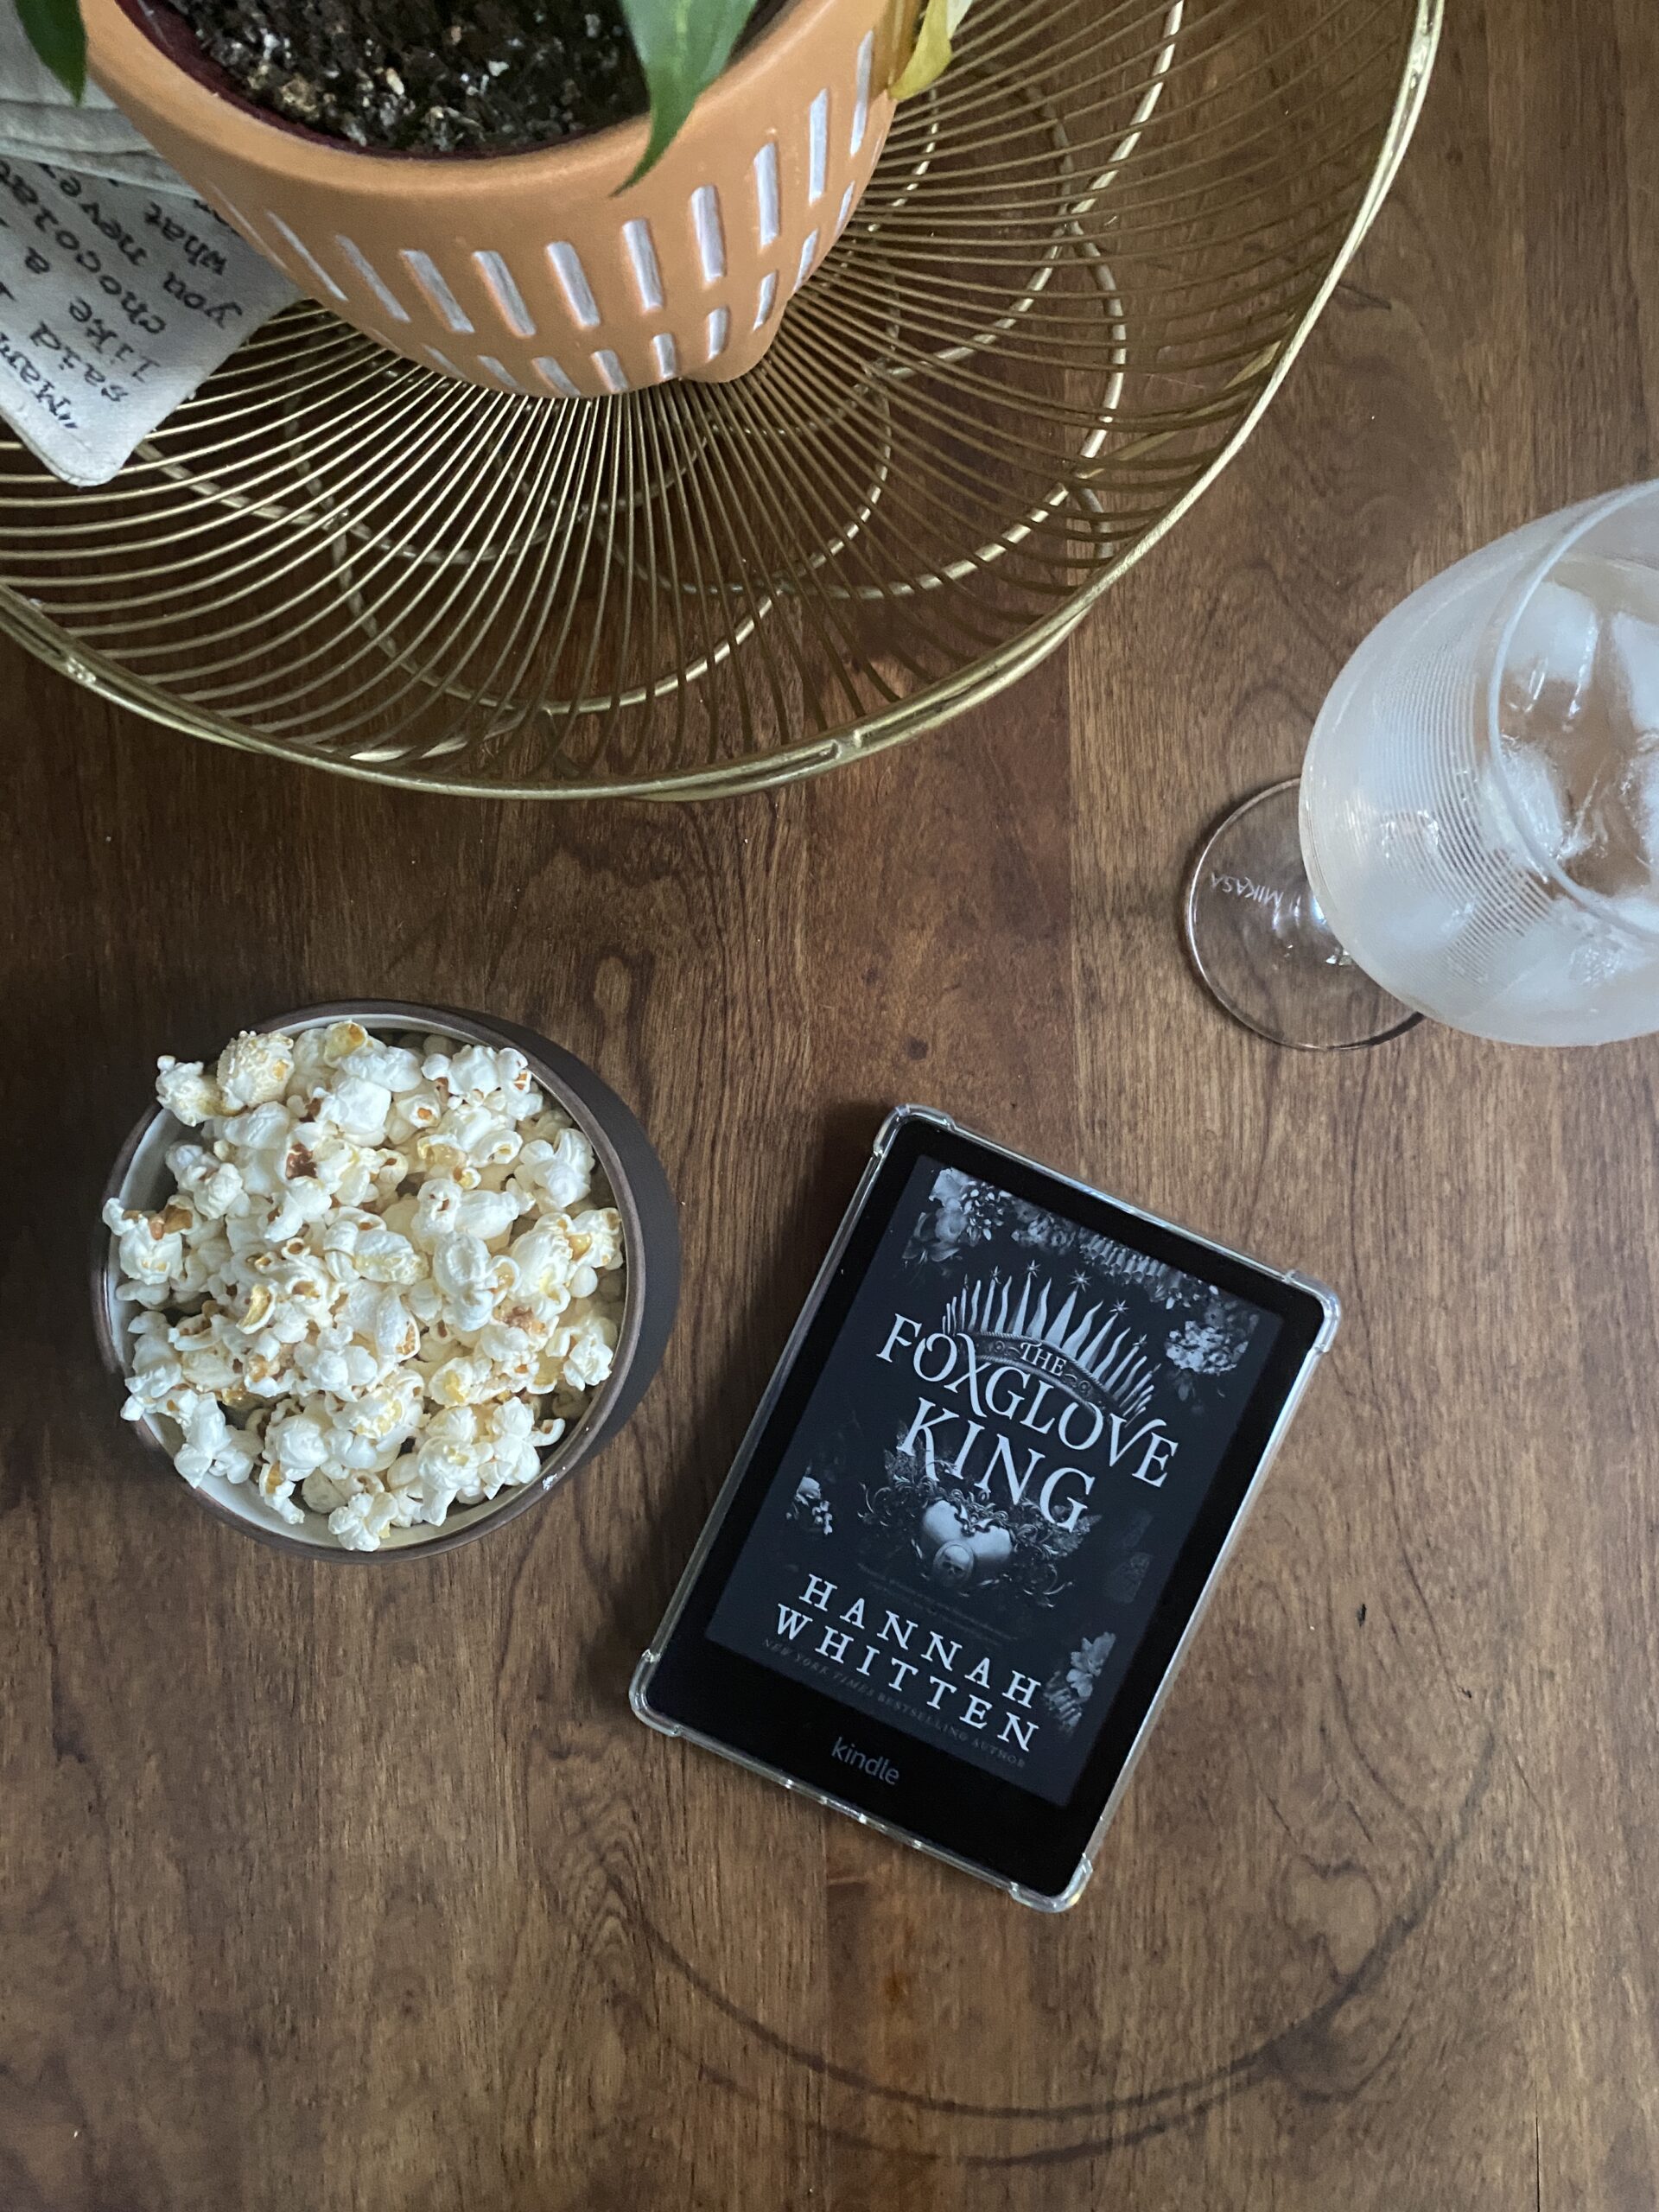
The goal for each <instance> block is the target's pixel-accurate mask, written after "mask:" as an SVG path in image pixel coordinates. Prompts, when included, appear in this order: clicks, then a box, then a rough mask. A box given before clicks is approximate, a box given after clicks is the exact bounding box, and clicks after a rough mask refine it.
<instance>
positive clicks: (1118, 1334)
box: [943, 1262, 1156, 1415]
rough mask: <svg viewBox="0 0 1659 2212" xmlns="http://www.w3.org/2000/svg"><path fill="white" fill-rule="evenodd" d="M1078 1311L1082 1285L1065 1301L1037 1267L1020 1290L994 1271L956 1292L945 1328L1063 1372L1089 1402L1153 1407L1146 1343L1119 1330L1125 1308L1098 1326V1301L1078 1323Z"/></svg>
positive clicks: (1130, 1409)
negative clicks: (1044, 1279)
mask: <svg viewBox="0 0 1659 2212" xmlns="http://www.w3.org/2000/svg"><path fill="white" fill-rule="evenodd" d="M1016 1292H1017V1296H1016ZM1123 1310H1124V1309H1123V1307H1122V1305H1121V1304H1119V1305H1116V1306H1109V1307H1108V1308H1107V1310H1106V1315H1105V1319H1103V1320H1100V1325H1099V1326H1098V1327H1097V1328H1096V1320H1098V1319H1099V1317H1100V1311H1101V1306H1100V1300H1098V1299H1096V1301H1095V1303H1094V1304H1093V1305H1092V1306H1090V1308H1089V1309H1088V1311H1087V1313H1084V1314H1083V1315H1082V1316H1081V1317H1080V1318H1079V1317H1078V1315H1077V1287H1071V1288H1068V1289H1067V1290H1066V1292H1065V1296H1064V1297H1062V1296H1061V1295H1060V1287H1059V1285H1058V1284H1057V1283H1053V1282H1051V1281H1039V1280H1038V1274H1037V1268H1036V1265H1035V1263H1034V1262H1033V1265H1032V1266H1030V1267H1028V1268H1027V1270H1026V1273H1025V1275H1024V1278H1023V1279H1022V1280H1021V1281H1020V1282H1019V1283H1018V1284H1017V1285H1016V1283H1015V1281H1014V1277H1013V1276H1012V1275H1007V1276H1005V1275H1002V1274H999V1273H998V1271H997V1270H996V1269H995V1268H992V1270H991V1272H990V1274H988V1275H986V1276H983V1277H982V1278H981V1280H980V1281H977V1282H970V1283H965V1284H964V1285H963V1287H962V1288H961V1289H960V1290H959V1291H958V1292H957V1294H956V1296H955V1297H954V1298H953V1299H952V1300H950V1304H949V1305H948V1306H946V1307H945V1309H944V1321H943V1325H944V1328H945V1329H946V1330H947V1331H949V1332H952V1333H955V1332H958V1331H959V1332H961V1333H962V1334H963V1335H964V1336H969V1337H972V1338H976V1340H977V1341H978V1342H980V1343H981V1344H983V1345H984V1347H985V1349H986V1350H987V1351H991V1352H994V1353H995V1356H996V1357H998V1358H999V1359H1001V1360H1005V1361H1007V1362H1008V1363H1010V1364H1011V1365H1014V1366H1018V1367H1024V1368H1027V1369H1030V1370H1032V1371H1033V1372H1035V1373H1037V1374H1046V1375H1055V1376H1060V1375H1062V1374H1064V1379H1065V1383H1066V1385H1067V1387H1068V1388H1069V1389H1071V1390H1073V1391H1075V1392H1076V1394H1077V1395H1078V1396H1079V1397H1082V1398H1084V1399H1086V1400H1088V1401H1089V1402H1090V1403H1091V1404H1095V1403H1099V1402H1102V1401H1105V1402H1109V1404H1110V1405H1111V1406H1113V1407H1115V1408H1117V1409H1118V1410H1119V1411H1121V1412H1122V1413H1124V1414H1131V1415H1133V1414H1138V1413H1140V1412H1141V1411H1142V1410H1143V1409H1144V1408H1146V1407H1147V1405H1149V1404H1150V1403H1151V1401H1152V1385H1153V1377H1154V1373H1155V1371H1156V1370H1155V1363H1154V1360H1153V1357H1152V1356H1151V1354H1150V1353H1149V1352H1148V1351H1147V1340H1146V1338H1144V1337H1142V1336H1140V1335H1137V1334H1136V1333H1135V1332H1134V1331H1133V1330H1131V1329H1129V1328H1127V1327H1125V1326H1123V1325H1122V1316H1123Z"/></svg>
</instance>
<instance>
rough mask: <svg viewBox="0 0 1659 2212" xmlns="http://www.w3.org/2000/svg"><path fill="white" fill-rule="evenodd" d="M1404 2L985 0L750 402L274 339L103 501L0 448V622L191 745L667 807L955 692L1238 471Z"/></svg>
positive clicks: (1417, 79) (340, 330)
mask: <svg viewBox="0 0 1659 2212" xmlns="http://www.w3.org/2000/svg"><path fill="white" fill-rule="evenodd" d="M1439 29H1440V0H1152V4H1151V5H1147V4H1145V0H1118V4H1110V0H1058V4H1056V0H978V3H977V5H976V9H975V10H974V12H973V14H972V15H971V16H970V17H969V22H968V24H967V26H966V28H965V30H964V32H963V35H962V36H961V38H960V40H959V41H958V52H957V60H956V61H955V62H954V63H953V65H952V67H950V70H949V71H948V72H947V73H946V74H945V76H944V78H943V79H941V80H940V82H939V84H938V86H936V87H935V88H934V90H933V91H932V92H929V93H927V94H925V95H924V96H923V97H922V98H920V99H918V100H915V101H912V102H911V103H909V104H907V105H906V106H905V107H903V108H901V109H900V111H899V118H898V120H897V121H896V123H895V124H894V125H893V131H892V134H891V137H890V138H889V141H888V143H887V149H886V151H885V153H884V155H883V156H882V160H881V163H880V168H879V169H878V171H877V173H876V176H875V179H874V182H873V183H872V185H871V187H870V189H869V192H868V194H867V196H866V198H865V200H864V201H863V202H862V204H861V207H860V208H859V209H858V211H857V213H855V217H854V219H853V220H852V222H851V223H850V225H849V227H848V231H847V232H846V234H845V236H844V237H843V238H842V241H841V242H840V244H839V245H837V246H836V250H835V251H834V253H833V254H832V255H831V256H830V257H829V261H828V263H827V264H825V267H824V269H823V271H822V272H821V273H820V274H819V275H818V276H817V277H816V278H815V279H814V280H813V282H812V283H810V284H809V285H808V286H807V287H806V288H805V289H804V290H803V291H802V293H801V294H800V296H798V298H797V299H796V300H795V301H794V302H793V303H792V304H791V308H790V310H789V314H788V315H787V318H786V320H785V325H784V327H783V329H782V331H781V332H780V334H779V338H778V340H777V341H776V343H775V345H774V346H773V348H772V352H771V353H770V354H769V355H768V356H767V358H766V360H765V361H764V362H763V363H762V364H761V365H760V367H759V368H758V369H756V370H754V371H753V372H752V373H751V374H750V375H748V376H747V377H746V378H743V379H741V381H740V382H737V383H735V384H731V385H692V384H672V385H663V386H661V387H659V388H658V389H656V390H653V391H643V392H637V393H630V394H627V395H626V396H623V397H617V398H614V399H609V400H600V401H588V402H582V401H576V402H568V401H558V400H552V399H546V400H542V399H527V398H520V397H515V396H513V395H511V394H508V393H505V392H504V393H500V394H496V393H491V392H485V391H478V390H475V389H474V388H473V387H471V386H466V385H458V384H455V383H453V382H451V381H449V380H448V379H446V378H441V377H439V376H437V375H435V374H434V373H433V372H429V371H427V370H423V369H419V368H416V367H414V366H412V365H409V364H407V363H404V362H403V361H401V360H398V359H395V358H393V357H392V356H391V355H389V354H386V353H383V352H381V351H380V350H379V349H378V348H377V347H376V346H374V345H373V344H372V342H371V341H370V340H366V339H365V338H362V337H360V336H359V335H358V334H355V333H354V332H353V331H350V330H348V329H346V327H344V326H343V325H342V324H340V323H339V322H337V321H334V318H333V317H331V316H330V315H327V314H326V313H324V312H323V311H322V310H321V308H315V307H309V306H303V307H296V308H290V309H289V310H288V311H287V312H285V313H284V314H283V315H279V316H278V317H277V319H276V321H273V322H272V323H270V325H269V326H268V327H266V329H265V330H264V332H262V333H261V334H259V335H258V336H257V337H256V338H254V339H252V340H251V341H250V342H249V343H248V344H247V345H245V346H243V347H242V348H241V350H240V351H239V352H238V353H236V354H235V355H234V356H232V359H231V360H230V361H229V362H227V363H226V365H225V366H224V367H223V368H222V369H221V370H220V371H219V372H218V373H217V374H216V375H215V376H213V378H210V379H209V381H208V382H207V384H205V385H203V386H202V388H201V390H200V391H199V392H198V393H197V395H196V396H195V397H194V398H193V399H192V400H190V401H189V402H188V404H186V405H185V406H183V407H181V409H180V410H179V411H178V412H177V413H176V414H175V416H173V417H172V419H171V420H170V421H169V422H168V423H167V424H166V425H165V426H164V428H163V429H162V430H160V431H159V432H158V433H157V434H156V435H155V436H154V437H152V438H150V439H149V440H148V441H147V442H145V443H144V444H143V446H141V447H140V448H139V449H138V451H137V454H135V455H134V457H133V459H132V460H131V461H130V462H129V463H128V464H127V466H126V467H125V468H124V469H123V471H122V472H121V474H119V476H118V477H117V478H116V479H115V480H114V481H113V482H112V483H111V484H109V485H106V486H102V487H101V488H99V489H97V490H92V491H83V490H72V489H70V488H69V487H68V486H64V485H62V484H60V483H58V482H57V481H56V480H54V479H52V478H50V477H48V475H47V474H45V472H44V471H43V470H42V469H41V467H40V466H39V465H38V464H37V463H36V462H35V461H33V459H32V458H31V457H30V456H29V454H27V453H26V452H25V451H24V450H23V449H22V448H21V447H20V446H18V445H17V444H16V442H4V443H0V627H3V628H4V629H5V630H6V631H8V632H10V634H11V635H13V636H14V637H16V638H18V639H21V640H22V643H23V644H25V645H28V646H29V647H30V648H31V649H32V650H33V651H35V652H38V653H39V654H41V656H42V657H43V658H46V659H48V660H49V661H50V662H52V663H53V664H54V665H55V666H57V667H59V668H60V669H62V670H64V671H66V672H67V673H68V674H69V675H71V676H73V677H76V678H78V679H79V681H80V682H81V683H86V684H89V685H91V686H92V687H93V688H94V689H95V690H99V692H101V693H103V694H105V695H106V696H111V697H113V698H115V699H118V700H119V701H120V702H122V703H124V705H127V706H130V707H133V708H136V709H137V710H138V711H139V712H140V713H143V714H147V715H153V716H154V717H155V718H156V720H158V721H165V722H168V723H171V724H172V725H173V726H174V727H175V728H179V729H182V730H188V731H192V732H194V733H195V734H197V735H199V736H201V737H207V738H212V739H216V740H218V741H221V742H224V743H228V744H233V745H238V746H242V747H251V748H253V749H256V750H257V751H260V752H265V753H283V754H285V755H287V756H289V757H290V758H293V759H295V760H305V761H309V762H312V763H314V764H315V765H316V766H323V767H329V768H333V769H335V770H337V771H339V772H341V773H344V774H348V775H357V776H364V777H371V778H374V779H378V780H380V781H383V782H386V783H395V784H403V785H414V786H416V787H422V788H427V789H435V790H442V791H488V792H494V793H497V794H502V795H505V794H515V795H518V796H524V797H536V798H593V797H597V796H602V795H618V794H627V795H631V796H635V797H654V798H693V797H706V796H708V795H709V794H712V793H715V792H723V791H738V790H744V789H753V788H754V787H755V786H757V785H765V784H772V783H778V782H781V781H783V780H785V779H787V778H790V777H795V776H802V775H808V774H810V773H812V772H816V771H817V770H820V769H823V768H827V767H830V766H834V765H835V764H836V763H837V762H839V761H842V760H849V759H852V758H855V757H856V756H857V755H858V754H860V753H868V752H873V751H874V750H875V749H876V748H877V747H881V746H885V745H891V744H894V743H896V742H897V741H899V739H901V738H906V737H911V736H914V735H915V734H918V732H919V731H922V730H924V729H926V728H930V727H931V726H933V725H935V724H937V723H938V722H940V721H943V720H944V719H945V717H947V716H948V715H951V714H953V713H955V712H957V711H958V710H959V709H962V708H963V707H965V706H968V705H969V704H971V703H973V702H977V701H981V700H983V699H986V698H988V697H989V696H991V695H992V694H993V693H995V691H997V690H1000V689H1001V687H1002V686H1003V685H1004V684H1007V683H1011V682H1012V681H1013V680H1014V678H1015V677H1018V676H1019V675H1020V674H1021V673H1022V672H1023V671H1025V670H1026V669H1027V668H1029V667H1030V666H1031V665H1032V664H1033V662H1035V661H1036V660H1037V659H1038V658H1040V656H1041V655H1043V654H1044V653H1046V652H1049V651H1050V650H1051V649H1052V647H1053V646H1054V645H1056V644H1057V643H1058V641H1059V639H1062V638H1063V637H1064V636H1065V634H1066V632H1068V631H1069V630H1070V629H1071V627H1072V626H1074V625H1075V624H1076V623H1077V621H1078V620H1080V619H1081V617H1082V616H1083V614H1084V613H1085V612H1086V611H1087V609H1088V608H1089V607H1090V606H1092V605H1093V604H1094V602H1095V601H1096V599H1098V598H1099V596H1100V594H1102V593H1103V591H1104V590H1105V589H1106V588H1107V587H1108V586H1109V584H1110V583H1111V582H1113V581H1114V580H1115V578H1116V577H1117V576H1119V575H1122V573H1123V571H1124V570H1125V569H1127V568H1128V566H1129V564H1130V563H1131V562H1133V561H1135V559H1137V558H1138V557H1139V556H1140V555H1141V553H1143V552H1144V551H1145V550H1147V547H1148V546H1149V545H1151V544H1152V543H1154V541H1155V539H1157V538H1158V537H1160V535H1161V534H1162V533H1163V531H1166V529H1167V528H1168V527H1169V526H1170V524H1172V523H1173V521H1174V519H1175V518H1176V517H1177V516H1178V515H1179V514H1180V513H1181V512H1183V511H1184V510H1185V508H1186V507H1187V506H1189V505H1191V504H1192V500H1193V499H1195V498H1196V497H1197V496H1198V493H1199V492H1200V491H1201V490H1202V489H1203V487H1204V486H1205V484H1206V483H1208V482H1209V480H1211V478H1212V477H1213V476H1214V475H1215V474H1217V471H1218V470H1219V469H1220V468H1221V467H1223V466H1224V463H1225V462H1226V461H1227V460H1228V459H1229V457H1230V455H1231V454H1233V453H1234V452H1236V449H1237V448H1238V446H1239V445H1240V443H1241V442H1243V438H1244V437H1245V436H1246V435H1247V434H1248V433H1249V429H1250V427H1251V425H1252V424H1253V423H1254V422H1255V419H1256V417H1257V416H1258V415H1259V414H1260V413H1261V411H1262V408H1263V407H1264V406H1265V405H1266V404H1267V402H1268V399H1269V397H1271V395H1272V393H1273V391H1274V387H1275V386H1276V385H1277V384H1278V382H1279V380H1280V378H1281V377H1282V376H1283V374H1284V372H1285V371H1286V369H1287V367H1288V365H1289V364H1290V361H1291V359H1292V358H1293V356H1294V353H1295V352H1296V350H1297V348H1298V346H1300V343H1301V341H1302V340H1303V339H1304V338H1305V337H1306V334H1307V332H1308V330H1309V328H1310V327H1311V326H1312V324H1313V319H1314V317H1315V316H1316V315H1318V313H1319V308H1321V307H1322V306H1323V304H1324V302H1325V299H1326V297H1327V296H1329V294H1330V292H1331V290H1332V287H1333V286H1334V284H1335V283H1336V281H1337V278H1338V276H1339V275H1340V273H1341V270H1342V269H1343V267H1344V264H1345V262H1346V261H1347V259H1348V257H1349V256H1350V255H1351V252H1352V251H1353V250H1354V248H1355V246H1356V245H1357V244H1358V242H1359V240H1360V238H1362V237H1363V234H1364V232H1365V229H1366V227H1367V226H1368V224H1369V223H1370V219H1371V218H1372V216H1373V214H1374V213H1376V208H1377V206H1378V204H1379V202H1380V200H1381V199H1382V197H1383V193H1384V192H1385V190H1386V189H1387V187H1388V184H1389V180H1390V178H1391V177H1392V175H1393V173H1394V170H1395V167H1396V166H1397V164H1398V162H1399V160H1400V157H1401V156H1402V153H1403V151H1404V149H1405V146H1406V142H1407V140H1408V137H1409V136H1410V132H1411V127H1412V124H1413V123H1414V120H1415V118H1416V114H1417V110H1418V107H1419V105H1421V99H1422V94H1423V91H1424V88H1425V85H1426V82H1427V74H1428V69H1429V64H1430V61H1431V60H1432V58H1433V49H1434V42H1435V39H1436V37H1437V35H1438V32H1439Z"/></svg>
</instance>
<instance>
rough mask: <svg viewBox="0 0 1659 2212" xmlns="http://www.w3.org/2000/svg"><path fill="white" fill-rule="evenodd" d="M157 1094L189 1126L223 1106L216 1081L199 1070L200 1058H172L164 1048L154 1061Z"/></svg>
mask: <svg viewBox="0 0 1659 2212" xmlns="http://www.w3.org/2000/svg"><path fill="white" fill-rule="evenodd" d="M156 1097H157V1098H158V1099H159V1100H160V1101H161V1103H162V1105H163V1106H164V1107H166V1109H167V1110H168V1113H169V1114H171V1115H172V1116H174V1117H175V1120H178V1121H181V1122H183V1123H184V1125H185V1127H186V1128H188V1129H197V1128H200V1127H201V1124H202V1123H203V1122H205V1121H207V1119H208V1118H209V1116H212V1115H214V1114H222V1113H223V1112H224V1110H225V1102H224V1100H223V1099H222V1098H221V1097H220V1096H219V1085H218V1084H217V1083H215V1082H214V1080H213V1077H211V1076H207V1075H204V1074H203V1073H202V1071H201V1062H200V1060H175V1059H172V1058H168V1055H167V1054H166V1053H165V1052H164V1053H163V1054H162V1057H161V1058H160V1059H159V1060H157V1061H156Z"/></svg>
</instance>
